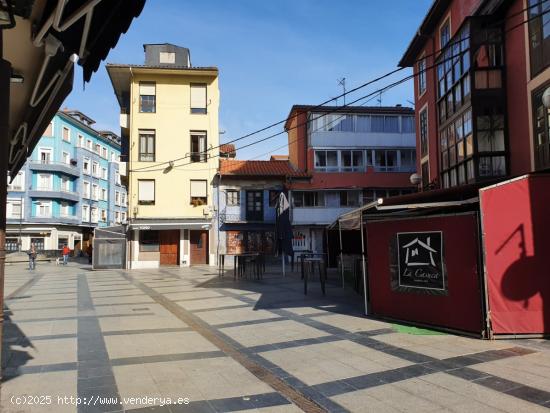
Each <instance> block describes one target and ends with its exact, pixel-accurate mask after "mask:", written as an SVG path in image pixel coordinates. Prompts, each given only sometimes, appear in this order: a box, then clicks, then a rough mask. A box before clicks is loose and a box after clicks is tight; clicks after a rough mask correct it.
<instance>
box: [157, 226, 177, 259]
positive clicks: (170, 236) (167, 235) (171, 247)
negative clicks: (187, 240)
mask: <svg viewBox="0 0 550 413" xmlns="http://www.w3.org/2000/svg"><path fill="white" fill-rule="evenodd" d="M159 238H160V265H178V246H179V241H180V231H179V230H178V229H176V230H170V231H159Z"/></svg>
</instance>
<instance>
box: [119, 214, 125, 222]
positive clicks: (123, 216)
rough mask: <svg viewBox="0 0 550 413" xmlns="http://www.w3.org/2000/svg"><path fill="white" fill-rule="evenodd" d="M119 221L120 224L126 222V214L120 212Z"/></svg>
mask: <svg viewBox="0 0 550 413" xmlns="http://www.w3.org/2000/svg"><path fill="white" fill-rule="evenodd" d="M120 220H121V221H122V223H125V222H126V212H124V211H122V212H121V213H120Z"/></svg>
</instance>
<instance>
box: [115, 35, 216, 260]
mask: <svg viewBox="0 0 550 413" xmlns="http://www.w3.org/2000/svg"><path fill="white" fill-rule="evenodd" d="M144 50H145V65H130V64H108V65H107V72H108V73H109V76H110V78H111V82H112V84H113V88H114V90H115V94H116V97H117V99H118V102H119V104H120V108H121V115H120V123H121V131H122V138H123V150H122V152H123V156H122V157H121V161H122V162H124V163H125V165H124V164H122V165H121V166H122V167H121V170H124V169H125V168H124V166H126V171H127V172H126V182H127V185H128V201H129V205H128V218H129V219H128V221H129V225H130V232H129V233H130V240H129V248H128V254H127V255H128V257H127V259H128V262H129V265H128V267H129V268H156V267H158V266H159V265H179V266H187V265H194V264H210V265H214V264H215V254H214V252H215V249H214V248H213V247H212V246H213V245H215V242H216V240H215V235H216V234H215V232H214V231H212V211H213V210H214V209H213V207H212V179H213V177H214V175H215V174H216V168H217V165H218V159H217V157H213V156H212V155H213V154H214V153H216V154H217V153H218V151H217V150H211V151H209V150H208V149H210V148H217V147H218V145H219V131H218V108H219V90H218V69H217V68H215V67H193V66H191V59H190V55H189V50H188V49H186V48H183V47H178V46H174V45H170V44H146V45H144ZM124 143H126V146H125V145H124ZM122 175H124V173H122Z"/></svg>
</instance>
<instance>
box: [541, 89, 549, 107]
mask: <svg viewBox="0 0 550 413" xmlns="http://www.w3.org/2000/svg"><path fill="white" fill-rule="evenodd" d="M542 104H543V105H544V107H545V108H546V109H550V87H549V88H548V89H546V90H545V91H544V93H543V94H542Z"/></svg>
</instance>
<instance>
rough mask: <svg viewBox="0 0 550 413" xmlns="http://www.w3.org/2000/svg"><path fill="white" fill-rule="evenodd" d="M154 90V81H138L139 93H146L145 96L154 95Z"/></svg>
mask: <svg viewBox="0 0 550 413" xmlns="http://www.w3.org/2000/svg"><path fill="white" fill-rule="evenodd" d="M155 90H156V85H155V83H152V82H150V83H140V84H139V94H140V95H146V96H154V95H155V94H156V93H155Z"/></svg>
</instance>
